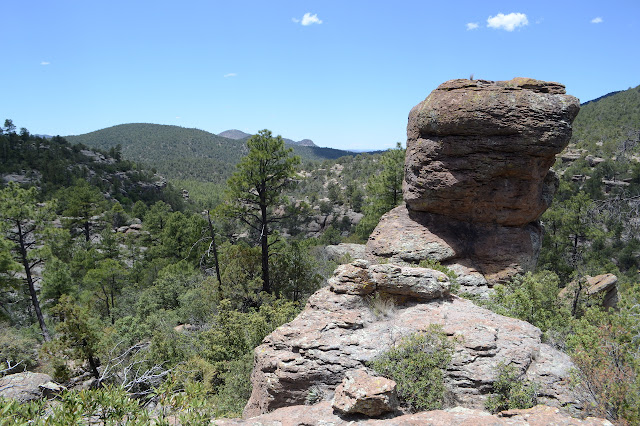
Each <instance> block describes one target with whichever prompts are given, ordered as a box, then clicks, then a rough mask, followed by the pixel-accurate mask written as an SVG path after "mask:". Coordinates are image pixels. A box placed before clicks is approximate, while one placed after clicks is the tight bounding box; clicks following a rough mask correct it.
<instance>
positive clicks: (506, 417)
mask: <svg viewBox="0 0 640 426" xmlns="http://www.w3.org/2000/svg"><path fill="white" fill-rule="evenodd" d="M356 422H357V424H358V425H362V426H384V425H393V426H399V425H403V426H404V425H406V426H412V425H415V426H424V425H429V426H451V425H457V426H549V425H556V426H613V424H612V423H611V422H610V421H608V420H605V419H598V418H595V417H587V418H585V419H582V420H580V419H576V418H573V417H570V416H568V415H567V414H565V413H563V412H562V411H560V410H558V409H557V408H555V407H549V406H545V405H538V406H537V407H534V408H530V409H527V410H509V411H504V412H502V413H499V414H494V415H492V414H490V413H488V412H486V411H482V410H477V409H469V408H463V407H456V408H452V409H448V410H434V411H423V412H420V413H415V414H405V415H403V416H398V417H394V418H392V419H367V418H362V417H355V416H349V417H341V416H340V415H338V413H336V412H335V411H334V410H333V409H332V407H331V403H329V402H328V401H325V402H321V403H319V404H316V405H312V406H306V405H296V406H293V407H286V408H280V409H278V410H275V411H273V412H271V413H268V414H263V415H260V416H257V417H252V418H250V419H246V420H241V419H216V420H215V424H216V425H217V426H241V425H246V426H249V425H250V426H300V425H307V426H350V425H353V424H356Z"/></svg>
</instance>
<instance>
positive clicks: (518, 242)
mask: <svg viewBox="0 0 640 426" xmlns="http://www.w3.org/2000/svg"><path fill="white" fill-rule="evenodd" d="M579 107H580V106H579V101H578V99H576V98H575V97H573V96H568V95H566V94H565V90H564V86H562V85H561V84H558V83H550V82H544V81H539V80H533V79H527V78H515V79H513V80H510V81H485V80H451V81H448V82H446V83H443V84H441V85H440V86H439V87H438V88H437V89H436V90H434V91H433V92H432V93H431V94H430V95H429V96H428V97H427V98H426V99H425V100H424V101H423V102H421V103H420V104H418V105H417V106H415V107H414V108H413V109H412V110H411V112H410V114H409V123H408V126H407V153H406V158H405V176H404V182H403V196H404V200H405V202H406V206H401V207H398V208H396V209H394V210H392V211H391V212H390V213H388V214H387V215H385V216H384V217H383V218H382V220H381V221H380V224H379V225H378V227H377V228H376V230H375V231H374V232H373V234H372V235H371V237H370V239H369V242H368V244H367V248H366V255H367V259H369V260H371V261H380V260H381V259H385V260H388V261H393V262H404V263H418V262H419V261H420V260H423V259H432V260H438V261H440V262H442V263H444V264H445V265H448V266H450V267H451V269H453V270H454V271H455V272H456V273H457V274H458V275H459V277H460V279H459V282H460V284H461V285H462V286H463V290H464V291H468V292H471V293H475V294H480V295H486V293H487V292H488V290H489V289H490V287H492V286H493V285H494V284H495V283H499V282H504V281H507V280H509V279H510V278H511V277H513V275H515V274H517V273H522V272H525V271H527V270H530V269H532V268H533V267H534V266H535V264H536V262H537V257H538V252H539V249H540V241H541V228H540V226H539V225H538V224H537V222H536V221H537V220H538V219H539V218H540V216H541V215H542V213H543V212H544V211H545V210H546V209H547V208H548V207H549V205H550V203H551V200H552V198H553V194H554V192H555V190H556V187H557V181H558V180H557V177H556V176H555V174H554V173H553V171H550V169H549V168H550V167H551V165H552V164H553V163H554V161H555V157H556V155H557V154H558V153H560V152H561V151H562V149H563V148H564V147H565V146H566V145H567V143H568V142H569V139H570V137H571V123H572V121H573V119H574V118H575V116H576V115H577V113H578V110H579Z"/></svg>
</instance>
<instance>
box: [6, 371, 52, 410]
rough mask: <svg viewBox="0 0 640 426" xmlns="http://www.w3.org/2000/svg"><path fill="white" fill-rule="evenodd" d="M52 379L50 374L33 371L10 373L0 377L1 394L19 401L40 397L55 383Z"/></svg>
mask: <svg viewBox="0 0 640 426" xmlns="http://www.w3.org/2000/svg"><path fill="white" fill-rule="evenodd" d="M52 380H53V379H52V378H51V376H49V375H48V374H43V373H33V372H31V371H25V372H23V373H16V374H9V375H8V376H4V377H0V396H2V397H4V398H9V399H15V400H17V401H19V402H29V401H32V400H34V399H40V398H42V397H43V392H46V391H47V390H48V389H50V388H52V387H53V386H54V385H55V384H54V383H52Z"/></svg>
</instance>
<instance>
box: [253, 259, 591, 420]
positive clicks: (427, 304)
mask: <svg viewBox="0 0 640 426" xmlns="http://www.w3.org/2000/svg"><path fill="white" fill-rule="evenodd" d="M346 266H349V267H348V268H347V267H346ZM379 266H385V267H387V268H389V269H390V270H396V271H398V272H397V273H396V275H395V278H394V279H395V280H397V282H399V281H402V280H403V278H402V276H403V274H404V273H407V274H408V275H407V276H406V279H407V281H409V282H410V281H411V280H412V279H414V278H415V276H416V275H422V276H429V275H436V276H437V274H438V272H437V271H432V270H430V269H426V268H401V267H399V266H397V265H393V264H386V265H367V264H366V263H363V262H358V261H356V262H354V263H352V264H350V265H342V266H341V267H339V268H338V269H337V270H336V276H335V277H334V278H338V277H340V280H341V282H342V283H343V286H342V287H340V290H339V291H341V292H336V290H337V289H334V290H331V289H330V288H329V287H325V288H323V289H321V290H319V291H317V292H316V293H315V294H314V295H313V296H311V298H310V299H309V302H308V303H307V306H306V307H305V309H304V311H303V312H302V313H301V314H300V315H299V316H298V317H297V318H296V319H295V320H293V321H292V322H290V323H288V324H285V325H283V326H281V327H279V328H278V329H277V330H275V331H274V332H273V333H271V334H270V335H269V336H267V337H266V338H265V340H264V341H263V343H262V345H260V346H258V347H257V348H256V349H255V364H254V369H253V372H252V375H251V381H252V384H253V392H252V394H251V398H250V400H249V402H248V403H247V406H246V407H245V411H244V415H245V417H253V416H256V415H259V414H262V413H266V412H269V411H272V410H275V409H277V408H280V407H286V406H289V405H296V404H304V402H305V400H306V399H307V395H308V394H309V392H310V390H311V389H312V388H314V387H315V388H320V389H321V390H322V392H323V393H324V394H325V395H326V396H327V397H328V398H331V397H333V395H334V392H335V390H336V387H337V386H338V385H339V384H340V383H342V382H343V380H344V379H345V377H347V375H348V374H350V372H353V371H356V370H360V369H362V368H364V367H367V364H368V362H369V361H371V360H373V359H374V358H376V357H377V356H379V355H380V354H382V353H383V352H384V351H386V350H388V349H390V348H391V347H392V346H393V345H394V344H395V343H396V342H398V341H400V340H401V339H402V338H403V337H405V336H408V335H410V334H412V333H419V332H421V331H424V330H427V329H428V328H429V325H431V324H439V325H441V326H442V327H443V330H444V332H445V333H446V334H447V335H449V336H451V337H454V336H455V337H456V348H455V353H454V356H453V361H452V362H451V364H450V366H449V368H448V369H447V371H446V373H445V384H446V386H447V387H448V388H449V390H450V392H451V399H453V400H454V402H455V404H456V405H462V406H466V407H472V408H480V409H482V408H483V407H484V401H485V400H486V398H487V396H488V395H489V394H490V393H491V392H492V384H493V382H494V381H495V379H496V377H497V374H498V366H499V365H500V363H501V362H502V363H510V364H512V365H514V366H516V368H517V369H518V370H519V371H520V373H522V374H523V375H525V376H526V377H527V379H529V380H532V381H535V382H536V383H537V384H538V386H539V388H538V391H539V398H538V400H539V402H541V403H546V404H549V405H554V406H558V407H562V406H569V405H570V406H574V407H580V406H581V404H582V403H583V401H580V399H579V398H578V397H577V396H576V395H575V394H574V393H573V390H572V389H571V388H570V386H569V378H570V375H571V369H572V368H573V364H572V363H571V361H570V359H569V357H568V356H567V355H566V354H563V353H561V352H559V351H557V350H555V349H553V348H552V347H550V346H548V345H546V344H544V343H542V341H541V337H542V333H541V332H540V330H539V329H538V328H536V327H534V326H532V325H531V324H529V323H527V322H524V321H520V320H517V319H513V318H507V317H503V316H501V315H498V314H495V313H493V312H491V311H489V310H487V309H484V308H480V307H478V306H476V305H475V304H473V303H472V302H470V301H468V300H465V299H461V298H459V297H456V296H447V295H446V293H445V294H444V296H441V297H435V298H433V299H431V300H416V299H412V298H409V299H407V298H406V297H404V296H401V295H399V296H398V299H397V305H396V306H395V308H394V309H393V313H392V314H389V315H385V316H382V315H376V312H375V311H376V309H375V306H374V304H373V303H374V301H373V299H372V298H371V295H365V296H363V295H361V294H358V292H357V291H352V292H350V293H351V294H350V293H347V292H343V290H344V289H353V288H358V286H359V285H360V284H361V283H364V282H367V278H366V277H371V276H373V275H374V274H375V273H376V272H375V271H376V270H377V267H379ZM420 269H422V270H423V272H424V273H423V274H417V271H416V270H420ZM347 271H348V272H347ZM347 276H350V277H351V278H347ZM349 279H351V280H352V281H353V283H352V285H347V284H346V282H347V281H348V280H349ZM356 282H357V283H356ZM443 284H444V286H445V287H446V286H447V285H448V282H444V283H443ZM375 291H376V292H377V291H384V290H382V289H378V288H377V287H376V290H375Z"/></svg>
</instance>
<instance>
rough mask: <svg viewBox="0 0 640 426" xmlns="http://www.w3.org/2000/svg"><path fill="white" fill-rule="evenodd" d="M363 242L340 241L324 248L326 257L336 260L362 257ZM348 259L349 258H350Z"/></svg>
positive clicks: (341, 260)
mask: <svg viewBox="0 0 640 426" xmlns="http://www.w3.org/2000/svg"><path fill="white" fill-rule="evenodd" d="M364 247H365V245H364V244H352V243H340V244H337V245H330V246H326V247H325V248H324V250H325V252H326V253H327V257H328V258H329V259H331V260H333V261H336V262H345V259H348V258H351V259H364ZM351 259H350V260H351Z"/></svg>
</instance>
